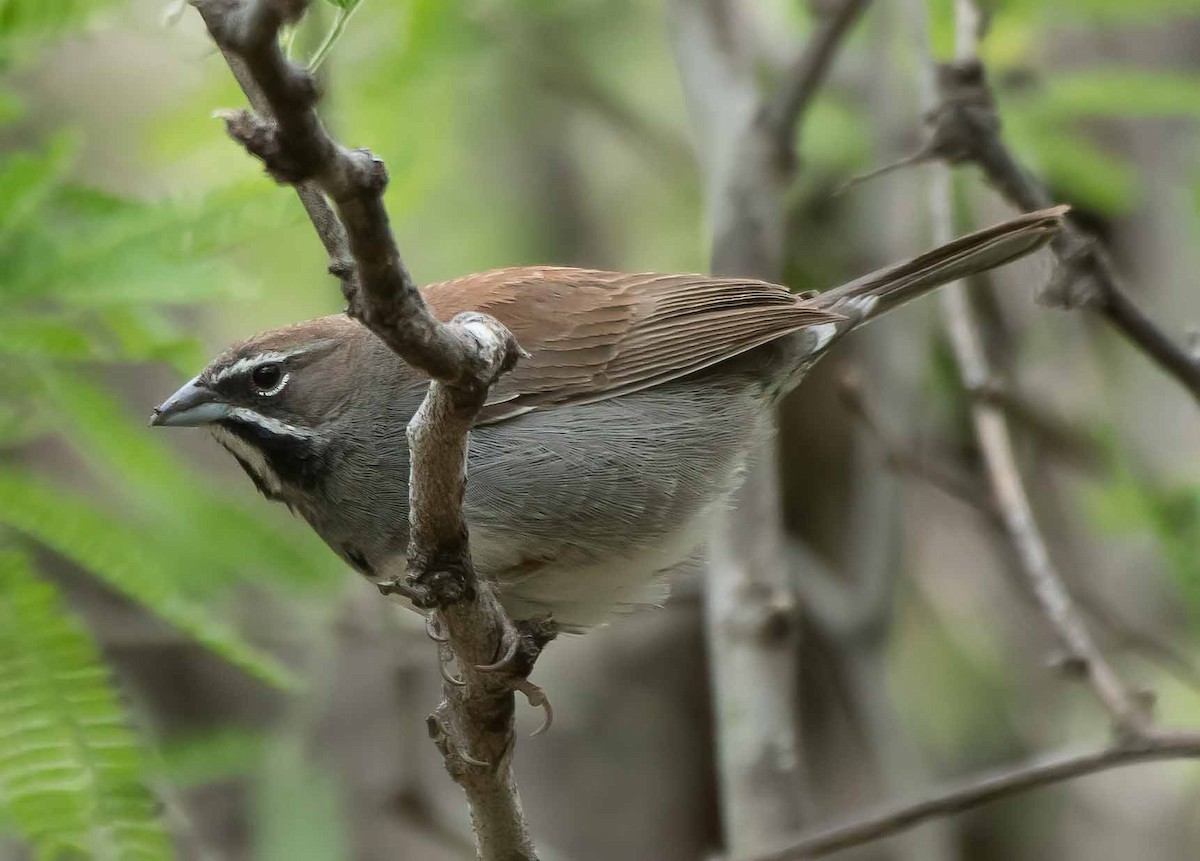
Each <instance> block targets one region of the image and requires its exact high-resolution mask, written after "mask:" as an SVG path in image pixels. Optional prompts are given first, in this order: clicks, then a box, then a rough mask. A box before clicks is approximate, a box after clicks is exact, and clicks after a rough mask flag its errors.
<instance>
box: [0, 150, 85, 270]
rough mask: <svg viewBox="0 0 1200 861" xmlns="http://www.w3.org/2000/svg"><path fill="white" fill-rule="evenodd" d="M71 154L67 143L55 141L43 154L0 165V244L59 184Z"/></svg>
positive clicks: (18, 156)
mask: <svg viewBox="0 0 1200 861" xmlns="http://www.w3.org/2000/svg"><path fill="white" fill-rule="evenodd" d="M73 152H74V147H73V146H72V145H71V144H70V143H69V142H68V140H67V139H66V138H65V137H59V138H56V139H55V140H54V141H53V142H52V143H51V144H50V146H49V147H48V148H47V149H46V150H45V151H44V152H40V153H13V154H11V155H9V156H8V157H6V158H5V159H4V160H3V161H0V242H3V240H4V237H5V235H6V234H7V233H9V232H10V231H11V230H12V229H13V227H14V225H16V224H17V223H18V222H20V221H22V220H23V219H27V218H29V217H30V215H31V214H32V213H33V212H34V211H35V210H37V208H38V207H39V206H41V205H42V204H43V203H44V202H45V201H46V200H47V199H48V198H49V197H50V195H51V193H52V192H53V191H54V190H55V188H56V186H58V185H59V184H60V183H61V182H62V181H63V179H64V178H65V177H66V174H67V169H68V168H69V167H70V164H71V159H72V156H73ZM0 247H2V246H0Z"/></svg>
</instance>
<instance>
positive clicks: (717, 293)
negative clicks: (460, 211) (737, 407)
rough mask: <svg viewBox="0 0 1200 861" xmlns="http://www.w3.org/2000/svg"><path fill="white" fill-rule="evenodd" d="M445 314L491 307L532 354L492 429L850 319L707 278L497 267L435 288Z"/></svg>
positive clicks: (771, 288) (432, 293)
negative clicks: (535, 412) (515, 418)
mask: <svg viewBox="0 0 1200 861" xmlns="http://www.w3.org/2000/svg"><path fill="white" fill-rule="evenodd" d="M422 292H423V294H424V296H425V300H426V301H427V302H428V303H429V305H430V307H431V308H432V310H433V312H434V313H435V314H436V315H437V316H438V318H439V319H442V320H448V319H450V318H451V317H453V316H454V315H455V314H457V313H459V312H460V311H472V310H474V311H483V312H485V313H487V314H491V315H492V316H494V317H496V319H498V320H500V321H501V322H502V323H504V325H506V326H508V328H509V329H511V330H512V332H513V334H514V335H516V337H517V340H518V341H519V342H520V344H521V345H522V346H523V347H524V348H525V349H526V350H528V351H529V352H530V353H531V354H532V357H531V358H528V359H523V360H522V361H521V362H519V363H518V364H517V367H516V369H515V370H514V371H513V372H512V373H510V374H508V375H506V376H504V377H503V378H501V380H500V381H499V382H498V383H497V384H496V386H495V388H494V389H493V390H492V394H491V397H490V398H489V399H488V403H487V405H486V406H485V407H484V409H483V412H482V413H481V414H480V418H479V421H480V423H481V424H486V423H490V422H496V421H501V420H503V419H506V418H510V417H512V416H514V415H520V414H521V413H524V412H528V411H530V410H534V409H542V408H548V407H552V406H558V405H562V404H579V403H587V402H589V401H596V400H602V399H604V398H611V397H616V396H617V395H621V394H627V393H629V392H633V391H637V390H639V389H644V388H647V387H649V386H654V385H658V384H660V383H664V382H667V381H668V380H673V379H676V378H678V377H682V376H684V375H685V374H690V373H693V372H695V371H698V370H700V369H702V368H706V367H708V366H709V365H713V364H715V363H717V362H721V361H724V360H725V359H729V358H732V357H733V356H736V355H738V354H739V353H744V352H746V351H747V350H750V349H753V348H754V347H757V346H760V345H762V344H765V343H767V342H769V341H772V340H774V339H776V338H779V337H781V336H782V335H785V334H787V333H789V332H794V331H796V330H797V329H801V328H803V327H805V326H811V325H813V324H817V323H824V322H832V321H835V320H839V319H842V318H841V317H840V316H839V315H837V314H833V313H830V312H828V311H822V310H819V309H815V308H804V307H800V306H798V305H797V303H796V298H795V297H794V296H793V295H792V294H791V293H789V292H788V291H787V290H786V289H784V288H783V287H779V286H777V285H774V284H767V283H765V282H763V281H753V280H738V279H718V278H711V277H708V276H705V275H657V274H654V273H641V274H636V275H631V274H625V273H619V272H601V271H595V270H590V269H571V268H566V267H525V268H516V269H498V270H494V271H491V272H482V273H479V274H477V275H467V276H465V277H462V278H456V279H455V280H453V281H444V282H442V283H440V284H430V285H429V286H428V287H425V288H424V289H423V291H422Z"/></svg>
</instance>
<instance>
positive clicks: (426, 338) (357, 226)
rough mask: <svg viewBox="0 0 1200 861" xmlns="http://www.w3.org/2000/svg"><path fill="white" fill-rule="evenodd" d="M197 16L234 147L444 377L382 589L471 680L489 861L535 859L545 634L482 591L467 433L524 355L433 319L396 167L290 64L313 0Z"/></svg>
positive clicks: (505, 338)
mask: <svg viewBox="0 0 1200 861" xmlns="http://www.w3.org/2000/svg"><path fill="white" fill-rule="evenodd" d="M193 4H194V5H195V6H196V8H197V9H198V10H199V12H200V14H201V16H202V17H203V19H204V23H205V25H206V26H207V27H208V31H209V33H210V34H211V36H212V38H213V40H214V41H215V42H216V44H217V46H218V47H219V48H220V49H221V52H222V53H223V55H224V56H225V57H226V59H227V60H228V61H229V63H230V66H231V68H232V69H233V71H234V74H235V75H236V76H237V78H238V80H239V82H240V83H241V85H242V87H243V89H244V90H245V91H246V94H247V96H248V97H249V98H250V100H251V104H252V106H253V108H254V110H253V111H249V110H240V111H231V112H228V113H226V114H225V115H224V118H225V123H226V128H227V130H228V132H229V134H230V136H231V137H233V138H234V140H236V141H238V142H239V143H240V144H241V145H242V146H243V147H245V149H246V150H247V151H248V152H249V153H250V154H251V155H253V156H255V157H256V158H258V159H260V160H261V161H262V162H263V164H264V165H265V166H266V169H267V172H268V173H269V174H270V175H271V176H272V177H274V178H275V179H276V180H277V181H278V182H281V183H287V184H290V185H292V186H294V187H295V188H296V190H297V192H298V193H299V194H300V197H301V200H302V201H303V202H304V204H305V208H306V209H307V210H308V212H309V216H310V218H311V219H312V221H313V224H314V226H315V227H316V229H317V232H318V235H319V236H320V238H321V240H322V242H323V244H324V245H325V247H326V250H327V251H328V252H329V254H330V258H331V261H332V265H331V269H333V270H334V272H335V274H337V275H339V276H340V277H341V279H342V284H343V292H344V293H345V295H346V300H347V302H348V304H349V313H350V314H351V315H352V316H354V317H356V318H358V319H359V320H361V321H362V322H363V324H364V325H366V326H367V327H368V328H369V329H370V330H371V331H372V332H374V333H375V334H376V335H377V336H379V337H380V338H381V339H382V340H383V341H384V342H385V343H387V345H388V346H389V347H391V348H392V350H393V351H395V352H396V353H397V354H398V355H399V356H400V357H401V358H402V359H404V360H405V361H406V362H408V364H410V365H412V366H413V367H414V368H417V369H419V370H421V371H424V372H425V373H427V374H428V375H429V376H430V377H431V378H432V382H431V383H430V387H429V392H428V394H427V395H426V398H425V401H424V403H423V404H422V406H421V408H420V409H419V410H418V412H417V414H416V415H415V416H414V417H413V419H412V422H411V423H410V425H409V443H410V449H411V454H412V474H411V480H410V485H409V486H410V502H411V504H410V514H409V517H410V527H411V528H410V540H409V548H408V571H407V576H405V577H404V578H403V579H402V580H397V581H394V582H389V583H386V584H381V588H382V589H383V590H384V591H385V592H396V593H401V594H403V595H404V596H405V597H407V598H408V599H409V600H410V601H412V603H413V604H414V605H416V606H417V607H418V608H420V609H423V610H425V611H427V612H430V613H435V612H436V613H437V615H438V618H439V619H440V621H441V623H442V624H443V625H444V629H445V634H446V637H445V639H446V645H447V646H448V648H449V649H450V650H451V651H452V652H453V657H454V658H455V660H456V661H457V663H458V665H459V667H460V670H461V672H462V676H463V678H462V679H461V680H457V679H452V677H450V676H449V675H447V679H448V681H447V684H446V686H445V689H444V691H445V699H444V701H443V703H442V704H441V706H439V708H438V709H437V712H436V713H435V714H434V715H432V716H431V717H430V719H429V720H430V734H431V735H432V736H433V737H434V739H435V741H436V742H437V744H438V747H439V749H440V750H441V751H442V754H443V757H444V759H445V762H446V767H447V770H448V771H449V772H450V774H451V776H452V777H454V779H455V780H456V781H457V782H458V783H459V785H460V786H462V787H463V789H464V790H465V791H466V794H467V798H468V800H469V802H470V806H471V816H472V822H473V825H474V827H475V834H476V840H477V844H478V849H479V857H480V858H483V859H489V861H490V859H497V861H498V859H504V861H514V859H515V861H527V859H533V858H535V857H536V854H535V852H534V847H533V842H532V840H531V839H530V836H529V832H528V828H527V827H526V824H525V820H524V817H523V815H522V812H521V802H520V797H519V795H518V793H517V786H516V781H515V778H514V777H513V772H512V766H511V756H512V747H513V707H514V701H513V690H514V688H519V689H523V690H536V689H533V688H532V686H530V685H529V683H528V682H527V681H526V677H527V676H528V674H529V672H530V671H531V670H532V667H533V661H534V660H536V657H537V654H538V652H539V651H540V648H541V646H542V645H543V644H544V642H545V633H546V632H538V633H537V634H535V635H533V636H530V635H529V634H528V633H527V632H518V631H517V629H516V628H515V627H514V625H513V623H512V622H511V620H509V619H508V617H507V615H506V614H505V613H504V610H503V608H502V607H501V606H500V603H499V601H498V600H497V598H496V595H495V592H494V588H493V585H492V584H491V583H489V582H487V581H483V580H479V579H478V578H477V577H476V575H475V569H474V566H473V565H472V562H471V555H470V549H469V547H468V540H467V524H466V522H465V520H464V519H463V514H462V504H461V503H462V497H463V490H464V486H465V481H466V463H467V457H466V455H467V437H468V434H469V432H470V429H471V427H472V425H473V424H474V421H475V418H476V416H477V414H478V411H479V409H480V408H481V407H482V406H483V403H484V400H485V399H486V397H487V393H488V390H489V388H490V386H491V385H492V383H494V382H495V380H496V379H497V378H498V377H499V376H500V375H501V374H503V373H504V372H505V371H507V370H509V369H511V368H512V366H513V365H514V364H515V363H516V361H517V359H518V358H519V356H520V355H521V354H522V351H521V348H520V347H519V346H518V344H517V342H516V340H515V338H514V337H513V336H512V334H511V333H510V332H509V331H508V330H507V329H506V328H505V327H504V326H503V325H501V324H500V323H499V322H498V321H497V320H495V319H493V318H491V317H488V316H486V315H484V314H460V315H459V316H457V317H455V319H454V320H452V321H450V322H449V323H444V322H441V321H439V320H437V319H436V318H435V317H434V316H433V315H432V314H431V313H430V311H429V309H428V308H427V307H426V305H425V302H424V301H423V300H422V298H421V294H420V292H419V291H418V290H417V287H416V284H415V283H414V282H413V280H412V278H411V277H410V276H409V274H408V270H407V269H406V268H405V266H404V262H403V260H402V259H401V257H400V252H399V250H398V249H397V247H396V241H395V238H394V237H393V235H392V230H391V226H390V224H389V221H388V214H387V210H386V209H385V208H384V205H383V191H384V188H385V187H386V186H387V181H388V177H387V171H386V170H385V169H384V166H383V162H381V161H380V160H379V159H377V158H375V157H374V156H372V155H371V153H369V152H368V151H366V150H361V149H360V150H350V149H347V148H345V147H343V146H342V145H341V144H339V143H338V142H337V141H335V140H334V139H333V138H332V137H331V136H330V135H329V133H328V132H327V131H326V129H325V127H324V126H323V125H322V123H321V120H320V118H319V117H318V115H317V112H316V104H317V100H318V91H317V86H316V82H315V80H314V79H313V77H312V75H311V74H309V72H308V71H307V70H306V69H304V68H301V67H300V66H297V65H295V64H293V63H291V62H289V61H288V60H287V59H286V57H285V56H284V54H283V52H282V51H281V50H280V46H279V29H280V27H281V26H283V25H284V24H286V23H290V22H292V21H295V20H296V19H298V18H299V17H300V16H301V15H303V13H304V11H305V9H306V8H307V5H308V4H307V2H306V0H193ZM330 203H332V208H333V211H330V207H329V204H330ZM335 212H336V215H335ZM347 253H348V259H347ZM513 643H517V644H519V645H521V646H522V648H521V649H520V650H519V651H520V656H521V660H519V661H517V662H516V665H514V664H513V663H512V662H510V663H509V664H507V665H506V666H505V668H504V671H503V672H497V671H488V670H485V669H481V667H483V666H484V665H487V664H491V663H493V662H494V661H495V660H496V658H497V656H498V655H502V654H505V652H506V651H508V646H509V645H510V644H513Z"/></svg>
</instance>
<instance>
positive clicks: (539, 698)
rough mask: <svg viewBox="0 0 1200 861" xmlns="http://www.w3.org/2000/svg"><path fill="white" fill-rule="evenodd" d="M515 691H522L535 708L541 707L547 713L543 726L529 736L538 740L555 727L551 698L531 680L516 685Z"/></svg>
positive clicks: (522, 680)
mask: <svg viewBox="0 0 1200 861" xmlns="http://www.w3.org/2000/svg"><path fill="white" fill-rule="evenodd" d="M513 690H516V691H520V692H521V693H523V694H524V695H525V699H526V700H528V701H529V704H530V705H531V706H533V707H534V708H538V707H539V706H540V707H541V709H542V711H543V712H544V713H545V717H544V719H543V720H542V725H541V726H540V727H538V728H537V729H535V730H534V731H533V732H531V733H530V734H529V737H530V738H537V737H538V736H539V735H542V734H543V733H545V732H547V731H548V730H549V729H550V727H551V726H553V725H554V706H552V705H550V698H549V697H547V696H546V692H545V691H543V690H542V689H541V688H539V687H538V686H537V685H535V684H534V683H533V682H531V681H529V679H521V680H520V681H519V682H517V683H516V684H515V685H513Z"/></svg>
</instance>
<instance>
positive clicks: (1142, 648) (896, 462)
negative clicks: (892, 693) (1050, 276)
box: [792, 374, 1200, 690]
mask: <svg viewBox="0 0 1200 861" xmlns="http://www.w3.org/2000/svg"><path fill="white" fill-rule="evenodd" d="M988 391H991V389H990V388H989V389H988ZM840 393H841V396H842V401H843V403H844V404H845V406H846V408H847V409H848V410H849V411H850V412H852V413H853V414H854V415H855V416H856V417H858V419H859V420H860V421H861V422H862V423H863V425H864V426H865V427H866V428H867V429H868V430H869V431H870V433H871V434H872V436H873V437H874V438H875V440H876V442H877V443H878V445H879V446H880V448H881V449H882V450H883V452H884V457H885V459H886V461H887V464H888V466H890V467H891V468H893V469H895V470H897V471H899V472H902V473H904V474H906V475H909V476H911V477H912V478H915V479H917V480H919V481H922V482H924V483H926V484H928V485H930V486H932V487H935V488H937V489H938V490H940V491H942V492H943V493H945V494H946V495H947V496H950V497H953V498H954V499H957V500H958V501H960V502H962V503H963V504H965V505H967V506H969V507H971V508H974V509H976V510H977V511H978V512H979V513H980V514H981V515H983V516H984V518H986V519H987V521H988V523H989V524H990V525H991V526H993V527H995V528H996V529H997V530H1000V531H1001V532H1003V531H1004V530H1005V521H1004V518H1003V516H1002V514H1001V512H1000V509H999V508H997V506H996V503H995V502H994V500H992V498H991V497H989V496H986V495H984V494H982V493H981V492H980V489H979V488H978V487H977V486H976V484H975V483H974V482H973V481H972V480H971V479H970V478H968V477H967V476H965V475H962V474H960V473H957V472H954V471H951V470H949V469H946V468H945V467H943V466H941V465H940V464H939V463H937V462H936V461H932V460H930V459H929V458H926V457H922V456H921V455H919V454H917V453H916V452H914V451H912V450H911V448H909V447H907V446H905V445H904V443H902V442H901V441H900V440H897V439H896V438H895V437H894V436H892V435H891V433H890V432H889V431H888V430H887V428H886V427H885V426H884V424H883V420H882V419H881V418H880V416H879V415H878V413H877V411H876V410H875V409H874V407H873V406H872V405H871V404H872V401H871V399H870V398H869V397H866V396H865V393H864V392H863V391H862V384H861V381H859V380H858V378H857V376H855V375H853V374H847V375H846V376H845V377H844V378H843V380H842V382H841V392H840ZM976 394H978V393H976ZM983 396H984V397H986V398H988V400H989V402H990V403H995V404H996V405H997V406H1002V407H1003V408H1004V409H1005V411H1006V413H1007V415H1008V417H1009V419H1010V420H1011V419H1013V418H1014V414H1013V412H1012V407H1011V403H1010V401H1011V399H1008V398H1005V399H1003V400H999V399H997V400H993V399H992V398H991V396H990V395H983ZM1021 409H1022V410H1023V411H1027V410H1028V409H1029V408H1028V407H1027V406H1023V407H1021ZM1022 414H1023V415H1024V414H1025V413H1024V412H1023V413H1022ZM1038 423H1039V425H1040V424H1041V423H1042V420H1041V419H1040V418H1038ZM1066 430H1069V429H1066ZM1089 445H1091V444H1090V442H1089ZM792 552H793V554H794V555H795V558H797V559H798V560H802V561H801V563H800V564H802V565H803V566H804V568H805V572H806V573H805V577H804V578H802V579H798V580H797V588H798V590H799V591H800V594H801V596H802V597H803V599H804V603H805V605H806V609H809V608H811V609H812V611H813V612H812V614H811V615H812V616H813V617H814V621H815V622H817V624H818V625H819V626H821V627H822V628H823V629H825V630H826V631H827V633H828V632H831V631H832V632H837V631H840V630H854V629H855V626H856V624H861V622H854V621H850V620H857V619H860V618H861V617H862V616H864V615H869V614H867V613H866V610H865V609H864V608H865V607H869V606H870V604H871V602H869V601H864V600H863V599H862V598H861V596H855V597H851V596H848V595H845V594H838V593H839V592H844V591H845V590H842V589H840V586H839V584H838V582H837V581H835V580H834V578H833V577H832V575H831V574H830V573H829V572H828V571H825V570H823V569H822V566H821V565H820V563H819V560H814V559H813V558H812V557H813V555H814V554H812V552H811V551H809V550H807V549H805V548H800V547H797V548H793V550H792ZM810 573H811V576H809V575H810ZM1020 591H1021V593H1022V595H1025V596H1028V590H1027V589H1021V590H1020ZM1072 591H1073V594H1074V597H1075V602H1076V603H1077V604H1078V605H1079V606H1080V607H1081V608H1082V609H1083V611H1084V612H1085V613H1086V614H1087V615H1088V616H1090V617H1091V618H1092V619H1093V621H1095V622H1096V623H1098V624H1099V625H1101V626H1102V627H1103V628H1105V629H1106V630H1107V631H1108V632H1109V633H1110V634H1111V635H1112V636H1113V637H1114V638H1115V639H1116V640H1117V642H1118V643H1120V644H1121V645H1122V646H1124V647H1126V648H1128V649H1130V650H1131V651H1134V652H1137V653H1139V654H1141V655H1142V656H1143V657H1145V658H1146V659H1147V660H1149V661H1150V662H1152V663H1154V664H1157V665H1158V666H1160V667H1162V668H1163V669H1164V670H1166V671H1167V672H1168V673H1170V674H1171V675H1173V676H1174V677H1175V678H1176V679H1177V680H1179V681H1180V682H1182V683H1183V684H1185V685H1188V686H1189V687H1192V688H1194V689H1196V690H1200V667H1198V666H1197V665H1196V664H1195V663H1194V662H1193V661H1192V660H1191V659H1190V658H1189V657H1188V656H1187V655H1186V654H1185V653H1184V652H1183V651H1182V650H1180V649H1177V648H1175V647H1174V646H1172V645H1171V644H1170V643H1169V642H1167V641H1166V640H1165V639H1164V638H1161V637H1158V636H1156V635H1155V634H1154V633H1152V632H1151V631H1147V630H1143V629H1141V628H1139V627H1138V626H1137V625H1135V624H1134V623H1132V622H1130V621H1128V620H1126V619H1125V618H1123V617H1122V616H1121V615H1120V613H1119V612H1118V611H1116V610H1114V609H1113V608H1112V607H1109V606H1108V605H1107V603H1106V602H1105V601H1104V599H1103V598H1101V597H1100V596H1098V595H1095V594H1093V593H1092V592H1091V591H1090V587H1089V586H1088V584H1087V582H1086V580H1084V581H1079V580H1077V581H1076V582H1074V583H1073V584H1072Z"/></svg>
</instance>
